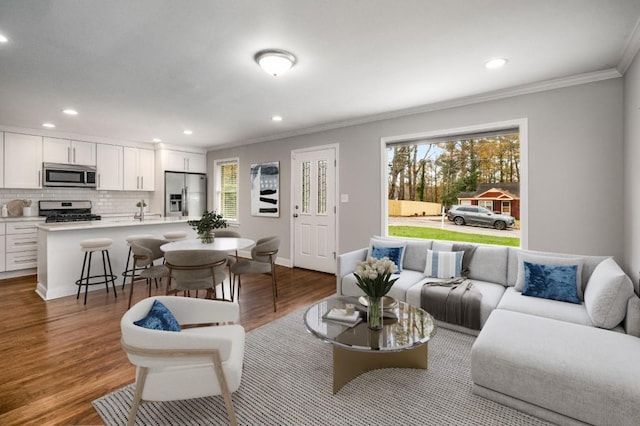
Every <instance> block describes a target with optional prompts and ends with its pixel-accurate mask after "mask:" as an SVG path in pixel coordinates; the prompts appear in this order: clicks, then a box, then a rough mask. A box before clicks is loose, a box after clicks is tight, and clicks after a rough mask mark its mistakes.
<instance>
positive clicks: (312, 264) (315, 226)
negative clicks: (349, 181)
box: [291, 147, 336, 273]
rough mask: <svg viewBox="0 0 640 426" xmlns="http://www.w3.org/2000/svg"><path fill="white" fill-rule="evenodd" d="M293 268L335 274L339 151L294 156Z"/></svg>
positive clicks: (320, 150)
mask: <svg viewBox="0 0 640 426" xmlns="http://www.w3.org/2000/svg"><path fill="white" fill-rule="evenodd" d="M291 166H292V167H291V170H292V175H293V176H292V179H291V181H292V193H293V197H292V201H293V205H292V206H291V211H292V212H293V233H294V235H293V239H292V241H293V244H294V247H293V250H292V253H293V266H297V267H300V268H306V269H312V270H315V271H323V272H329V273H334V272H335V271H336V235H335V234H336V200H335V197H336V148H334V147H328V148H327V147H320V148H318V149H309V150H297V151H292V153H291Z"/></svg>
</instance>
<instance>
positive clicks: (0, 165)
mask: <svg viewBox="0 0 640 426" xmlns="http://www.w3.org/2000/svg"><path fill="white" fill-rule="evenodd" d="M0 188H4V133H2V132H0ZM0 245H1V243H0ZM0 257H2V256H1V255H0ZM0 261H1V260H0ZM3 266H4V265H2V264H0V269H1V268H2V267H3ZM0 272H2V271H0Z"/></svg>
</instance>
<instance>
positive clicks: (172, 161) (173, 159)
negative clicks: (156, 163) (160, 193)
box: [162, 149, 207, 173]
mask: <svg viewBox="0 0 640 426" xmlns="http://www.w3.org/2000/svg"><path fill="white" fill-rule="evenodd" d="M162 154H163V160H164V164H163V169H164V170H165V171H172V172H191V173H206V172H207V157H206V155H205V154H198V153H195V152H182V151H173V150H170V149H165V150H163V152H162Z"/></svg>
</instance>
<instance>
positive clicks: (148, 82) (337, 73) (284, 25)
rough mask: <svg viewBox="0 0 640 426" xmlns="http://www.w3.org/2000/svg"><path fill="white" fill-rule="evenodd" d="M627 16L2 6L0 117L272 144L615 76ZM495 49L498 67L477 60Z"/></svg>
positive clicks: (561, 6) (568, 11)
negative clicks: (279, 71) (279, 59)
mask: <svg viewBox="0 0 640 426" xmlns="http://www.w3.org/2000/svg"><path fill="white" fill-rule="evenodd" d="M639 17H640V1H639V0H606V1H604V0H563V1H557V0H530V1H517V2H514V1H513V0H447V1H444V0H441V1H426V0H402V1H398V0H296V1H292V0H269V1H264V0H189V1H181V0H109V1H104V0H82V1H78V0H49V1H42V0H2V1H1V2H0V34H4V35H5V36H6V37H7V38H9V42H8V43H3V44H0V125H3V126H8V127H17V128H28V129H42V128H41V127H40V126H41V125H42V123H43V122H52V123H55V125H56V129H55V131H56V132H58V131H59V132H61V133H67V134H73V135H86V136H91V137H101V138H109V139H116V140H125V141H138V142H151V141H152V139H153V138H160V139H162V141H163V142H164V143H167V144H172V145H189V146H196V147H206V148H213V149H215V148H217V147H223V146H231V145H241V144H247V143H254V142H259V141H264V140H272V139H276V138H279V137H284V136H290V135H294V134H300V133H305V132H311V131H315V130H318V129H322V128H329V127H332V126H333V127H336V126H339V125H341V124H346V123H353V122H363V121H366V120H369V119H373V118H375V117H380V116H381V115H384V114H388V113H389V112H392V111H399V110H408V111H411V110H412V109H415V108H421V107H424V106H428V105H433V104H441V103H446V102H449V101H452V100H456V99H460V98H466V97H470V96H471V97H472V96H476V95H479V94H484V93H489V92H496V91H504V90H507V89H509V88H514V87H521V86H525V85H531V84H536V83H540V82H546V81H549V80H555V79H563V78H567V77H572V76H577V75H582V74H585V73H597V72H599V71H607V70H609V71H611V70H614V69H616V68H617V69H618V71H619V72H624V68H626V65H628V62H629V59H628V58H629V57H631V58H632V57H633V56H632V55H633V54H634V53H635V51H636V50H637V46H636V45H637V44H638V43H637V40H636V39H637V38H638V36H637V35H634V34H635V33H634V30H635V29H636V25H637V23H638V19H639ZM636 31H637V30H636ZM266 48H279V49H286V50H288V51H290V52H292V53H293V54H295V55H296V56H297V59H298V62H297V64H296V66H295V67H294V68H292V69H291V71H289V73H287V74H285V75H282V76H280V77H277V78H274V77H271V76H269V75H268V74H266V73H265V72H263V71H262V70H261V69H260V68H259V67H258V65H257V64H256V63H255V61H254V59H253V57H254V55H255V53H256V52H257V51H259V50H262V49H266ZM494 57H505V58H508V63H507V65H506V66H505V67H503V68H502V69H499V70H488V69H486V68H485V67H484V63H485V62H486V61H487V60H488V59H491V58H494ZM625 63H626V65H625ZM69 107H71V108H74V109H77V110H78V111H79V114H78V115H77V116H75V117H71V116H67V115H65V114H62V112H61V111H62V110H63V109H65V108H69ZM273 115H280V116H282V117H283V118H284V119H283V121H281V122H273V121H271V117H272V116H273ZM185 129H190V130H192V131H193V134H192V135H190V136H187V135H184V134H183V130H185Z"/></svg>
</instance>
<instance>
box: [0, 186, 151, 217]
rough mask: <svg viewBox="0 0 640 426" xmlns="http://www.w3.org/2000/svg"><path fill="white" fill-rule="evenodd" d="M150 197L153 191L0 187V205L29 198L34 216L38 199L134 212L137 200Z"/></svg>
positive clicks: (112, 211)
mask: <svg viewBox="0 0 640 426" xmlns="http://www.w3.org/2000/svg"><path fill="white" fill-rule="evenodd" d="M152 197H154V192H144V191H142V192H141V191H98V190H95V189H84V188H42V189H7V188H0V206H1V205H2V204H7V203H8V202H9V201H11V200H16V199H18V200H31V201H32V204H31V208H32V214H33V215H34V216H35V215H37V214H38V201H40V200H91V203H92V212H93V213H96V214H115V213H124V214H129V213H131V214H134V213H136V212H137V211H138V208H137V207H136V203H137V202H138V201H140V200H145V202H146V203H147V205H151V199H152ZM151 213H162V212H151Z"/></svg>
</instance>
